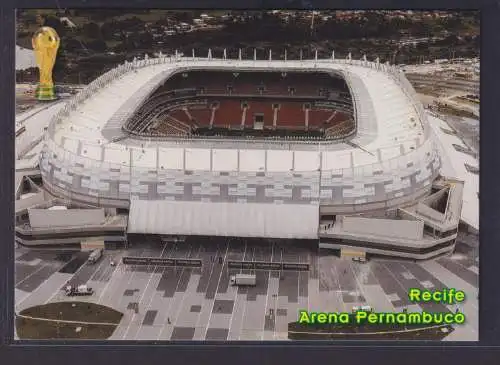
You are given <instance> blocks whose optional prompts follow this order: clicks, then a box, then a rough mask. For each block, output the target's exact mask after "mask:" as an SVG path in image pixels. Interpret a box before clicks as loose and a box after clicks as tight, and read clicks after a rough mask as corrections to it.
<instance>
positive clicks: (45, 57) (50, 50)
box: [31, 27, 60, 100]
mask: <svg viewBox="0 0 500 365" xmlns="http://www.w3.org/2000/svg"><path fill="white" fill-rule="evenodd" d="M31 43H32V45H33V51H34V52H35V58H36V63H37V64H38V69H39V70H40V84H39V85H38V87H37V89H36V93H35V96H36V98H37V99H38V100H55V99H57V97H56V95H55V92H54V83H53V81H52V69H53V68H54V64H55V62H56V56H57V50H58V49H59V43H60V39H59V36H58V35H57V33H56V31H55V30H54V29H52V28H50V27H42V28H40V29H38V30H37V31H36V33H35V34H34V35H33V38H32V39H31Z"/></svg>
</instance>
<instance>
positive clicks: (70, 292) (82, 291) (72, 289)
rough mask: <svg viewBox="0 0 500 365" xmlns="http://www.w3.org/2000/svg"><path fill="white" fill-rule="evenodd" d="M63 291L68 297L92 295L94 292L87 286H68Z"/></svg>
mask: <svg viewBox="0 0 500 365" xmlns="http://www.w3.org/2000/svg"><path fill="white" fill-rule="evenodd" d="M65 291H66V295H67V296H68V297H74V296H80V295H92V294H94V290H93V289H92V288H89V287H88V286H87V285H78V286H72V285H68V286H67V287H66V288H65Z"/></svg>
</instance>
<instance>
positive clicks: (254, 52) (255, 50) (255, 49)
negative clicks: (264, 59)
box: [253, 48, 257, 61]
mask: <svg viewBox="0 0 500 365" xmlns="http://www.w3.org/2000/svg"><path fill="white" fill-rule="evenodd" d="M253 60H254V61H257V48H254V49H253Z"/></svg>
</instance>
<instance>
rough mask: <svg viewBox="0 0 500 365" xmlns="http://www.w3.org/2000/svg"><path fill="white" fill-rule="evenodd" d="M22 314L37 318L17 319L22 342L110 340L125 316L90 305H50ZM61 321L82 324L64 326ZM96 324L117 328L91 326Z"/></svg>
mask: <svg viewBox="0 0 500 365" xmlns="http://www.w3.org/2000/svg"><path fill="white" fill-rule="evenodd" d="M19 314H20V315H23V316H29V317H33V318H23V317H17V318H16V329H17V334H18V336H19V338H20V339H106V338H108V337H109V336H111V335H112V334H113V332H114V330H115V328H116V326H117V325H118V323H120V320H121V318H122V317H123V313H120V312H118V311H116V310H114V309H111V308H109V307H106V306H103V305H99V304H94V303H86V302H60V303H49V304H45V305H40V306H35V307H31V308H28V309H25V310H23V311H21V312H20V313H19ZM40 319H50V320H54V321H44V320H40ZM58 320H62V321H78V322H81V323H64V322H58ZM92 322H95V323H111V324H115V325H99V324H87V323H92Z"/></svg>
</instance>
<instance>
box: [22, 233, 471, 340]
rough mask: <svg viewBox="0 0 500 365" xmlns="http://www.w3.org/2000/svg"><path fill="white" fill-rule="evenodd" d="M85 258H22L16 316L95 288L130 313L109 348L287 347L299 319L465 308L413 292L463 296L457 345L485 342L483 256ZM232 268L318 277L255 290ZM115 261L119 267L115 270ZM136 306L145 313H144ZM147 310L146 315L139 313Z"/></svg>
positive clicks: (270, 247)
mask: <svg viewBox="0 0 500 365" xmlns="http://www.w3.org/2000/svg"><path fill="white" fill-rule="evenodd" d="M87 255H88V254H86V253H79V252H69V253H61V252H57V251H43V252H42V251H34V250H29V249H26V248H20V249H17V250H16V311H20V310H22V309H24V308H28V307H31V306H33V305H40V304H44V303H49V302H54V301H64V300H74V298H73V297H66V296H65V295H64V292H63V291H61V288H63V287H64V286H65V285H68V284H74V285H80V284H87V285H88V286H90V287H92V288H93V289H94V290H95V293H94V295H92V296H90V297H78V300H84V301H87V300H88V301H93V302H96V303H99V304H103V305H106V306H109V307H111V308H114V309H117V310H119V311H121V312H123V313H124V317H123V319H122V321H121V323H120V325H119V326H118V328H117V329H116V331H115V332H114V334H113V336H112V337H111V338H110V339H112V340H113V339H115V340H120V339H127V340H131V339H136V340H205V339H206V340H273V339H287V333H286V331H287V325H288V323H289V322H291V321H296V320H297V318H298V311H299V310H300V309H305V310H306V309H307V310H310V311H351V309H352V307H353V306H357V305H369V306H371V307H373V308H374V310H375V311H379V312H388V311H401V310H402V309H403V308H407V309H408V310H409V311H420V310H428V311H447V310H452V311H455V310H456V308H457V307H456V306H454V305H453V306H444V305H440V304H426V305H419V304H412V303H410V302H409V301H408V298H407V293H408V290H409V289H410V288H427V289H440V288H445V287H453V288H456V289H457V290H464V291H465V292H466V294H467V295H468V300H467V301H466V302H465V303H463V304H461V305H460V307H459V308H460V310H461V311H463V312H464V313H465V315H466V318H467V322H466V324H465V325H463V326H461V327H460V328H457V329H456V331H454V332H453V333H452V334H451V335H450V336H449V339H450V340H471V341H472V340H477V339H478V331H477V329H478V304H477V288H478V259H477V257H478V255H477V247H476V248H472V247H471V246H470V245H466V244H459V245H458V247H457V250H456V253H455V254H454V255H453V256H450V257H447V258H443V259H439V260H437V261H428V262H424V263H413V262H399V261H378V260H374V261H370V262H368V263H365V264H362V263H357V262H352V261H349V260H341V259H339V258H338V257H336V256H333V255H332V254H331V253H330V252H317V250H316V249H311V248H307V247H305V246H303V245H302V246H298V245H291V244H283V243H277V242H269V241H267V242H265V243H262V242H258V241H256V240H253V241H252V240H242V239H240V240H238V241H236V240H226V239H203V240H202V239H190V240H188V241H186V242H184V243H162V242H161V241H159V240H158V239H154V238H147V237H144V238H143V239H138V240H135V241H134V242H133V245H132V246H130V247H129V248H128V249H126V250H107V251H105V253H104V255H103V257H102V259H101V260H100V261H99V262H97V263H96V264H94V265H92V264H87V263H86V257H87ZM122 256H141V257H165V258H167V257H168V258H198V259H201V260H202V262H203V266H202V267H201V268H181V267H177V268H175V267H167V268H164V267H140V266H128V265H124V264H122V263H121V257H122ZM228 260H245V261H273V262H299V263H309V264H310V265H311V266H310V270H309V272H293V271H284V272H282V273H280V272H279V271H256V272H255V273H256V275H257V285H256V286H255V287H234V286H230V285H229V276H230V275H231V274H234V273H238V272H242V273H250V272H249V271H245V270H236V269H231V270H228V268H227V261H228ZM111 261H115V262H116V263H117V265H116V266H112V265H111ZM136 303H137V304H136ZM136 306H137V307H138V312H137V313H136V311H135V310H134V308H135V307H136Z"/></svg>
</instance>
